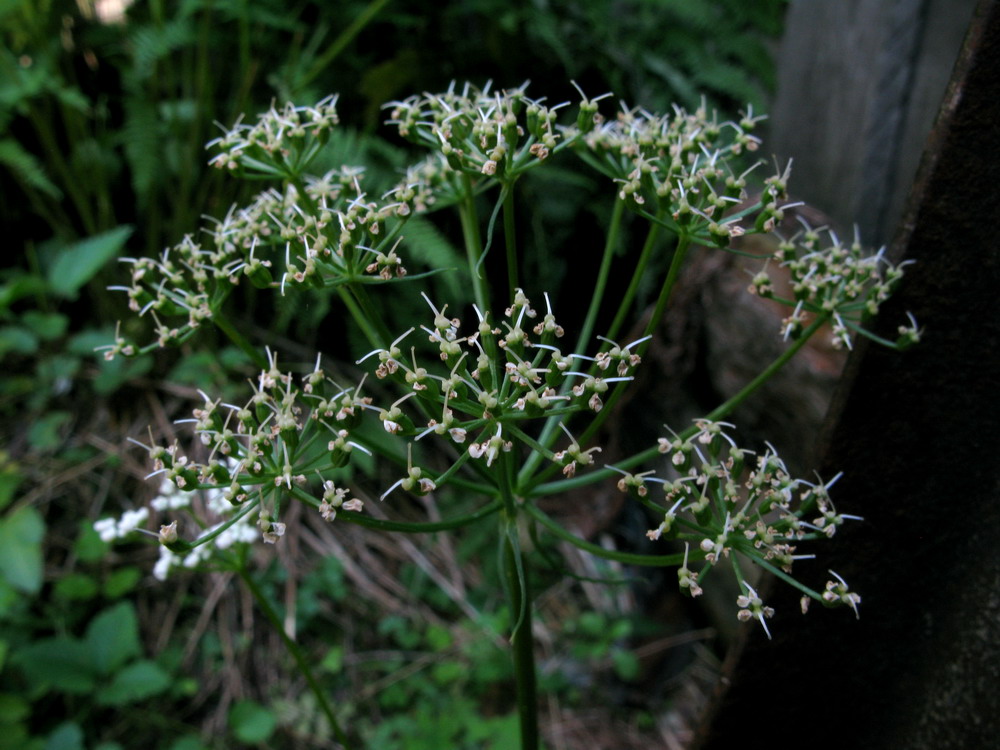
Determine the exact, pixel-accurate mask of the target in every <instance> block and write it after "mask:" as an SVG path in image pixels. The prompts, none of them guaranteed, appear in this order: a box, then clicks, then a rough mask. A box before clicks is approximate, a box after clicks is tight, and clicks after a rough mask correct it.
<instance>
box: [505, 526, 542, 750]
mask: <svg viewBox="0 0 1000 750" xmlns="http://www.w3.org/2000/svg"><path fill="white" fill-rule="evenodd" d="M507 523H508V524H510V525H509V527H508V529H507V531H506V533H505V537H506V538H505V539H504V540H503V545H504V547H503V557H504V575H505V576H506V579H507V590H508V592H509V594H508V595H509V597H510V611H511V617H512V618H516V619H515V622H516V623H517V624H516V625H515V627H514V630H513V632H512V633H511V647H512V648H513V653H512V659H513V662H514V682H515V685H516V695H517V712H518V716H519V718H520V723H521V750H538V691H537V687H536V682H535V644H534V639H533V637H532V634H531V608H532V606H533V605H532V601H531V582H530V580H529V578H528V569H527V565H526V564H525V560H524V559H523V557H522V556H521V551H520V549H519V545H517V544H516V542H515V538H516V537H514V536H513V535H516V534H517V533H518V532H517V522H516V520H508V521H507Z"/></svg>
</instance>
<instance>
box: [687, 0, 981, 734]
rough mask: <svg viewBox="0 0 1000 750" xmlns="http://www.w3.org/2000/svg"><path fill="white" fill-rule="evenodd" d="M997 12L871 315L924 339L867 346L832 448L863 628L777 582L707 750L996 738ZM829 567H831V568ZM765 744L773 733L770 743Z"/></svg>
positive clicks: (946, 109) (841, 538) (925, 169)
mask: <svg viewBox="0 0 1000 750" xmlns="http://www.w3.org/2000/svg"><path fill="white" fill-rule="evenodd" d="M998 70H1000V0H981V2H980V4H979V7H978V9H977V12H976V16H975V18H974V20H973V24H972V26H971V28H970V33H969V36H968V38H967V41H966V46H965V48H964V50H963V54H962V56H961V58H960V60H959V63H958V65H957V66H956V70H955V75H954V77H953V79H952V82H951V84H950V86H949V89H948V91H947V93H946V96H945V100H944V105H943V106H942V109H941V113H940V115H939V118H938V120H937V122H936V124H935V126H934V129H933V131H932V133H931V137H930V139H929V145H928V149H927V151H926V152H925V155H924V159H923V162H922V165H921V170H920V175H919V177H918V180H917V183H916V186H915V188H914V191H913V193H912V196H911V199H910V203H909V205H908V208H907V210H906V214H905V218H904V221H903V223H902V227H901V231H900V233H899V235H898V240H897V242H896V243H895V246H894V248H893V250H892V252H893V253H894V254H896V255H897V256H899V257H905V258H907V259H910V260H913V261H914V264H913V265H912V266H911V267H910V268H909V269H908V274H907V278H906V280H905V282H904V284H903V285H902V287H901V289H900V291H899V293H898V294H897V296H896V297H894V298H893V299H892V300H891V301H890V303H889V304H887V305H886V307H885V309H884V310H883V312H882V315H881V316H880V318H879V319H878V321H876V323H877V326H876V331H877V332H878V333H880V334H881V335H883V336H889V337H892V336H893V335H894V328H895V326H896V325H897V323H898V321H899V320H900V318H901V317H902V315H903V314H904V311H905V310H912V311H913V312H914V313H915V314H916V315H917V317H918V318H919V319H920V320H922V322H923V324H924V325H925V326H926V332H925V335H924V340H923V342H922V343H921V344H920V345H919V346H917V347H915V348H914V349H912V350H910V351H908V352H906V353H904V354H903V355H900V354H897V353H894V352H891V351H888V350H885V349H882V348H881V347H875V346H872V347H869V348H867V349H865V350H861V349H859V350H858V351H856V353H855V356H854V357H853V358H852V362H851V363H850V365H849V367H850V368H851V369H852V370H853V371H854V372H855V373H856V374H855V377H854V379H853V384H852V386H851V387H850V388H849V389H848V390H845V391H841V393H840V395H839V397H838V399H837V403H838V404H839V406H838V407H837V408H835V410H834V411H833V415H834V416H833V421H832V423H831V426H830V431H829V439H828V441H827V449H826V458H825V460H824V465H825V467H826V468H825V472H826V475H827V476H829V475H830V473H831V472H833V471H835V470H837V469H839V468H843V469H845V470H846V471H847V474H846V475H845V476H844V478H843V479H842V480H841V481H840V482H839V483H838V484H837V486H836V488H835V489H836V493H835V497H834V500H835V502H837V507H838V509H839V510H840V511H841V512H847V513H856V514H859V515H862V516H864V517H865V522H864V523H863V524H860V525H856V526H855V527H854V528H852V529H844V530H843V531H842V532H841V533H840V534H838V536H837V538H836V539H835V540H834V544H833V545H829V546H830V547H831V549H830V550H829V554H828V553H827V551H824V558H823V563H822V565H823V566H824V567H830V568H832V569H834V570H836V571H837V572H838V573H840V574H842V575H843V576H844V577H845V578H846V579H847V580H848V581H849V582H850V583H851V584H852V587H853V588H855V589H856V590H857V591H858V592H859V593H860V594H861V595H862V603H861V619H860V620H859V621H855V620H854V618H853V616H852V615H851V613H850V612H827V611H814V612H811V613H810V614H809V615H808V616H807V617H805V618H802V617H801V616H800V615H799V614H798V613H797V612H796V609H797V604H796V599H797V597H796V596H795V594H794V592H792V591H791V590H790V589H788V588H787V587H781V588H780V590H779V589H778V588H776V589H775V591H774V593H773V597H772V601H771V602H770V603H771V604H772V605H773V606H775V608H776V609H777V610H778V614H777V615H776V616H775V618H774V620H773V621H772V623H771V631H772V632H773V633H775V639H774V641H773V642H768V641H766V640H765V639H764V638H763V634H762V633H761V632H760V629H759V628H757V629H755V630H750V631H749V636H748V638H749V640H748V645H747V647H746V650H745V653H744V655H743V658H742V659H741V660H740V663H739V665H738V668H736V669H735V670H733V671H732V673H731V681H732V687H731V689H730V690H729V692H728V694H727V695H726V696H725V697H724V699H723V700H722V703H721V707H720V708H719V710H718V712H717V714H716V719H715V721H714V722H713V723H712V724H711V725H710V726H709V727H707V728H706V729H705V730H704V732H703V735H702V743H701V745H700V746H701V747H703V748H708V749H709V750H716V749H719V750H721V749H722V748H730V747H735V746H738V745H746V744H758V742H757V741H756V740H754V739H751V738H753V737H754V734H753V733H754V731H756V730H755V728H757V727H759V731H760V732H761V740H760V741H761V742H763V741H764V740H763V738H764V737H767V738H773V737H775V735H776V734H777V733H779V732H780V734H781V735H782V736H785V737H789V738H792V739H791V741H792V742H793V743H796V744H803V745H805V746H808V747H810V748H826V747H831V748H833V747H836V748H842V747H863V748H866V749H870V750H882V749H883V748H884V749H885V750H888V749H889V748H893V749H894V748H908V749H916V750H923V749H927V750H930V749H931V748H933V749H934V750H952V749H954V750H959V749H960V748H973V747H975V748H980V747H995V746H996V741H997V740H996V738H997V736H998V734H1000V690H997V687H996V686H997V684H998V681H1000V554H998V552H997V545H998V540H1000V462H998V460H997V456H1000V396H998V394H1000V311H998V310H997V306H996V301H997V297H998V292H1000V243H998V242H997V239H996V227H997V226H1000V76H998V75H997V71H998ZM820 571H822V568H821V569H820ZM768 741H770V740H768Z"/></svg>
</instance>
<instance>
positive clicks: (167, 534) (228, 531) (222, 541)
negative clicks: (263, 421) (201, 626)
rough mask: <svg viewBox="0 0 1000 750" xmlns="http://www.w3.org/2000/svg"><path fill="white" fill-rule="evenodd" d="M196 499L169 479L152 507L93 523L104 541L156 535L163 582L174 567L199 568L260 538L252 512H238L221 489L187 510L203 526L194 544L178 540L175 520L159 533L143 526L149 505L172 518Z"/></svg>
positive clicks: (157, 574)
mask: <svg viewBox="0 0 1000 750" xmlns="http://www.w3.org/2000/svg"><path fill="white" fill-rule="evenodd" d="M193 498H194V495H193V494H192V493H190V492H184V491H183V490H181V489H180V488H179V487H178V486H177V485H176V484H174V483H173V482H172V481H170V480H169V479H163V481H162V482H161V484H160V493H159V494H158V495H157V496H156V497H155V498H153V499H152V500H151V501H150V503H149V508H138V509H136V510H130V511H125V513H123V514H122V516H121V518H120V519H115V518H102V519H101V520H99V521H96V522H95V523H94V529H95V530H96V531H97V532H98V534H99V535H100V537H101V539H102V540H104V541H105V542H112V541H116V540H120V539H125V538H126V537H127V536H129V535H130V534H131V533H132V532H134V531H142V532H144V533H146V534H149V535H153V536H157V537H158V538H159V541H160V542H161V546H160V557H159V559H158V560H157V561H156V564H155V565H154V566H153V575H154V577H156V578H158V579H159V580H161V581H162V580H165V579H166V578H167V575H168V574H169V572H170V571H171V570H172V569H175V568H197V567H198V566H199V565H201V564H202V563H205V562H207V561H209V560H210V559H211V558H212V556H213V555H217V554H219V553H220V552H222V551H224V550H227V549H229V548H230V547H232V546H234V545H236V544H247V543H250V542H253V541H256V540H257V539H259V538H260V532H258V530H257V529H255V528H254V527H253V525H252V524H251V523H250V519H249V515H248V514H247V513H245V512H243V513H240V512H237V509H236V508H235V507H234V506H233V505H231V504H230V503H228V502H226V501H225V500H224V498H223V496H222V493H221V492H220V491H218V490H207V491H205V492H204V493H201V499H202V501H203V505H204V507H203V508H202V509H201V510H200V512H199V513H192V512H190V511H189V513H188V515H190V517H191V518H192V519H193V520H194V521H195V522H196V523H197V524H199V526H201V533H200V534H199V535H198V537H197V538H196V539H195V540H194V542H193V543H190V544H188V543H184V542H181V541H180V540H179V537H178V534H177V521H176V520H173V521H171V522H170V523H167V524H163V525H161V526H160V532H159V534H153V533H152V532H150V531H146V530H145V529H142V528H141V526H142V524H144V523H145V522H146V520H147V519H148V518H149V517H150V508H152V510H153V511H155V512H157V513H159V514H160V515H162V516H167V517H172V516H175V514H176V512H177V511H180V510H183V509H190V507H191V505H192V499H193ZM206 517H207V518H209V519H214V522H208V523H206V522H205V521H204V520H203V518H206Z"/></svg>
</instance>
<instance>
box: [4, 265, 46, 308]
mask: <svg viewBox="0 0 1000 750" xmlns="http://www.w3.org/2000/svg"><path fill="white" fill-rule="evenodd" d="M46 289H47V286H46V284H45V280H44V279H42V278H41V277H40V276H36V275H34V274H25V273H18V274H17V275H15V276H14V277H13V278H12V279H10V281H7V282H6V283H5V284H4V285H3V286H0V312H3V311H4V310H6V309H7V308H9V307H10V306H11V305H12V304H14V303H15V302H17V301H18V300H19V299H23V298H25V297H30V296H31V295H33V294H40V293H43V292H45V291H46Z"/></svg>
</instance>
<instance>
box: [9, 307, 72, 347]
mask: <svg viewBox="0 0 1000 750" xmlns="http://www.w3.org/2000/svg"><path fill="white" fill-rule="evenodd" d="M21 321H22V322H23V323H24V324H25V325H26V326H27V327H28V328H29V329H30V330H31V331H32V332H33V333H34V334H35V335H36V336H38V338H40V339H41V340H42V341H54V340H55V339H58V338H61V337H62V336H63V335H65V333H66V329H67V328H68V327H69V318H67V317H66V316H65V315H63V314H62V313H43V312H41V311H39V310H27V311H26V312H25V313H24V315H22V316H21Z"/></svg>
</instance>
